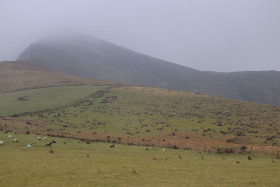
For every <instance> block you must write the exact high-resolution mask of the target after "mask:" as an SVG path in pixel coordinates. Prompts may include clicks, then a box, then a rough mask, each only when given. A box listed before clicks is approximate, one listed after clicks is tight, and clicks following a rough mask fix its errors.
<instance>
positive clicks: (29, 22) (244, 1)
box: [0, 0, 280, 72]
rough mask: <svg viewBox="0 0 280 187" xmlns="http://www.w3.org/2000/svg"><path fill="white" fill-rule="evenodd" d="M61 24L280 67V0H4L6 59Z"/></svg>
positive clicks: (231, 62)
mask: <svg viewBox="0 0 280 187" xmlns="http://www.w3.org/2000/svg"><path fill="white" fill-rule="evenodd" d="M60 30H71V31H79V32H81V33H85V34H88V35H91V36H93V37H97V38H101V39H104V40H107V41H109V42H112V43H115V44H117V45H120V46H123V47H126V48H129V49H132V50H134V51H137V52H140V53H143V54H147V55H150V56H153V57H157V58H160V59H164V60H168V61H171V62H174V63H177V64H181V65H184V66H187V67H191V68H195V69H198V70H206V71H223V72H228V71H245V70H277V71H280V0H0V61H2V60H15V59H16V57H17V56H18V55H19V54H20V53H21V52H22V51H23V50H24V49H25V48H27V47H28V46H29V45H30V44H31V43H34V42H36V41H38V39H40V38H43V37H45V36H47V35H49V34H50V33H55V32H58V31H60Z"/></svg>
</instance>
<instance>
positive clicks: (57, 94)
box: [0, 86, 103, 117]
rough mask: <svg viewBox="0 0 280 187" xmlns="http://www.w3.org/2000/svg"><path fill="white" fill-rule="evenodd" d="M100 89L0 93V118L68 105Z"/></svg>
mask: <svg viewBox="0 0 280 187" xmlns="http://www.w3.org/2000/svg"><path fill="white" fill-rule="evenodd" d="M102 88H103V87H102V86H62V87H49V88H41V89H31V90H25V91H18V92H10V93H0V101H1V103H0V116H2V117H4V116H11V115H14V114H20V113H24V112H34V111H37V110H43V109H47V108H54V107H56V106H61V105H64V104H69V103H71V102H73V101H75V100H78V99H80V98H81V97H85V96H88V95H89V94H91V93H94V92H95V91H97V90H99V89H102Z"/></svg>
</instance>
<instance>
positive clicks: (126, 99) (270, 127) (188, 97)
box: [0, 86, 280, 154]
mask: <svg viewBox="0 0 280 187" xmlns="http://www.w3.org/2000/svg"><path fill="white" fill-rule="evenodd" d="M279 118H280V108H279V107H276V106H269V105H261V104H256V103H248V102H241V101H234V100H228V99H221V98H215V97H210V96H206V95H200V94H194V93H187V92H182V91H172V90H165V89H156V88H145V87H133V86H131V87H125V86H122V87H115V88H112V89H107V90H103V91H100V92H97V93H95V94H92V95H91V96H88V97H85V98H83V99H80V100H77V101H75V102H73V103H72V104H70V105H67V106H65V107H63V106H61V107H58V108H56V109H49V110H45V111H41V112H34V113H27V114H25V115H23V116H21V117H20V118H12V119H9V120H2V121H1V122H0V124H1V128H2V129H3V130H8V131H9V130H14V131H18V132H22V133H25V132H27V131H29V132H31V133H39V134H52V135H55V136H56V135H59V136H66V137H75V138H84V139H85V138H88V139H91V140H102V141H114V142H120V143H125V144H142V145H156V146H165V147H172V146H173V145H176V146H177V147H179V148H184V149H199V150H204V151H215V150H216V148H217V147H220V146H230V147H235V148H237V149H239V147H240V144H241V145H242V144H250V145H253V147H252V149H253V150H252V151H256V152H257V151H258V152H259V151H261V152H263V151H264V152H269V153H273V154H275V153H276V152H277V147H276V146H275V147H265V146H264V147H263V146H262V147H259V146H257V145H278V143H279V139H280V136H279V134H280V133H279V132H280V125H279V121H280V119H279ZM5 124H6V125H5ZM27 124H28V125H27ZM227 141H232V142H231V143H228V142H227ZM255 144H256V145H255Z"/></svg>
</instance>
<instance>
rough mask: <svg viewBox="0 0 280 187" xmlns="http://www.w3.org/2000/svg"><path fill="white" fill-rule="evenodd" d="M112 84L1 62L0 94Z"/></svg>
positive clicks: (47, 69) (38, 66)
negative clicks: (69, 86) (57, 87)
mask: <svg viewBox="0 0 280 187" xmlns="http://www.w3.org/2000/svg"><path fill="white" fill-rule="evenodd" d="M98 84H111V83H110V82H108V81H107V82H106V81H99V80H91V79H87V78H81V77H76V76H72V75H66V74H63V73H61V72H58V71H55V70H53V69H50V68H48V67H45V66H42V65H40V64H36V63H31V62H23V61H17V62H1V63H0V85H1V86H0V92H10V91H16V90H24V89H32V88H41V87H49V86H63V85H98Z"/></svg>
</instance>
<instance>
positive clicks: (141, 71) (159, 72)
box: [18, 36, 280, 105]
mask: <svg viewBox="0 0 280 187" xmlns="http://www.w3.org/2000/svg"><path fill="white" fill-rule="evenodd" d="M202 55H203V54H202ZM18 59H20V60H28V61H32V62H36V63H37V64H41V65H44V66H48V67H51V68H53V69H55V70H57V71H61V72H64V73H68V74H71V75H76V76H85V77H90V78H95V79H100V80H111V81H118V82H122V83H130V84H135V85H141V86H150V87H161V88H170V89H176V90H185V91H192V92H199V93H204V94H207V95H212V96H218V97H225V98H231V99H238V100H245V101H252V102H259V103H266V104H272V105H280V84H279V82H280V72H276V71H262V72H261V71H260V72H233V73H217V72H204V71H198V70H195V69H191V68H188V67H184V66H180V65H177V64H173V63H170V62H167V61H164V60H160V59H156V58H153V57H149V56H146V55H143V54H139V53H137V52H134V51H131V50H129V49H125V48H122V47H120V46H117V45H114V44H111V43H109V42H105V41H102V40H99V39H93V38H88V37H85V36H73V37H71V38H63V39H62V38H56V39H50V38H49V39H45V40H41V41H40V42H38V43H35V44H32V45H31V46H30V47H28V48H27V49H26V50H25V51H24V52H23V53H22V54H21V55H20V56H19V58H18ZM209 63H211V62H209Z"/></svg>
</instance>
